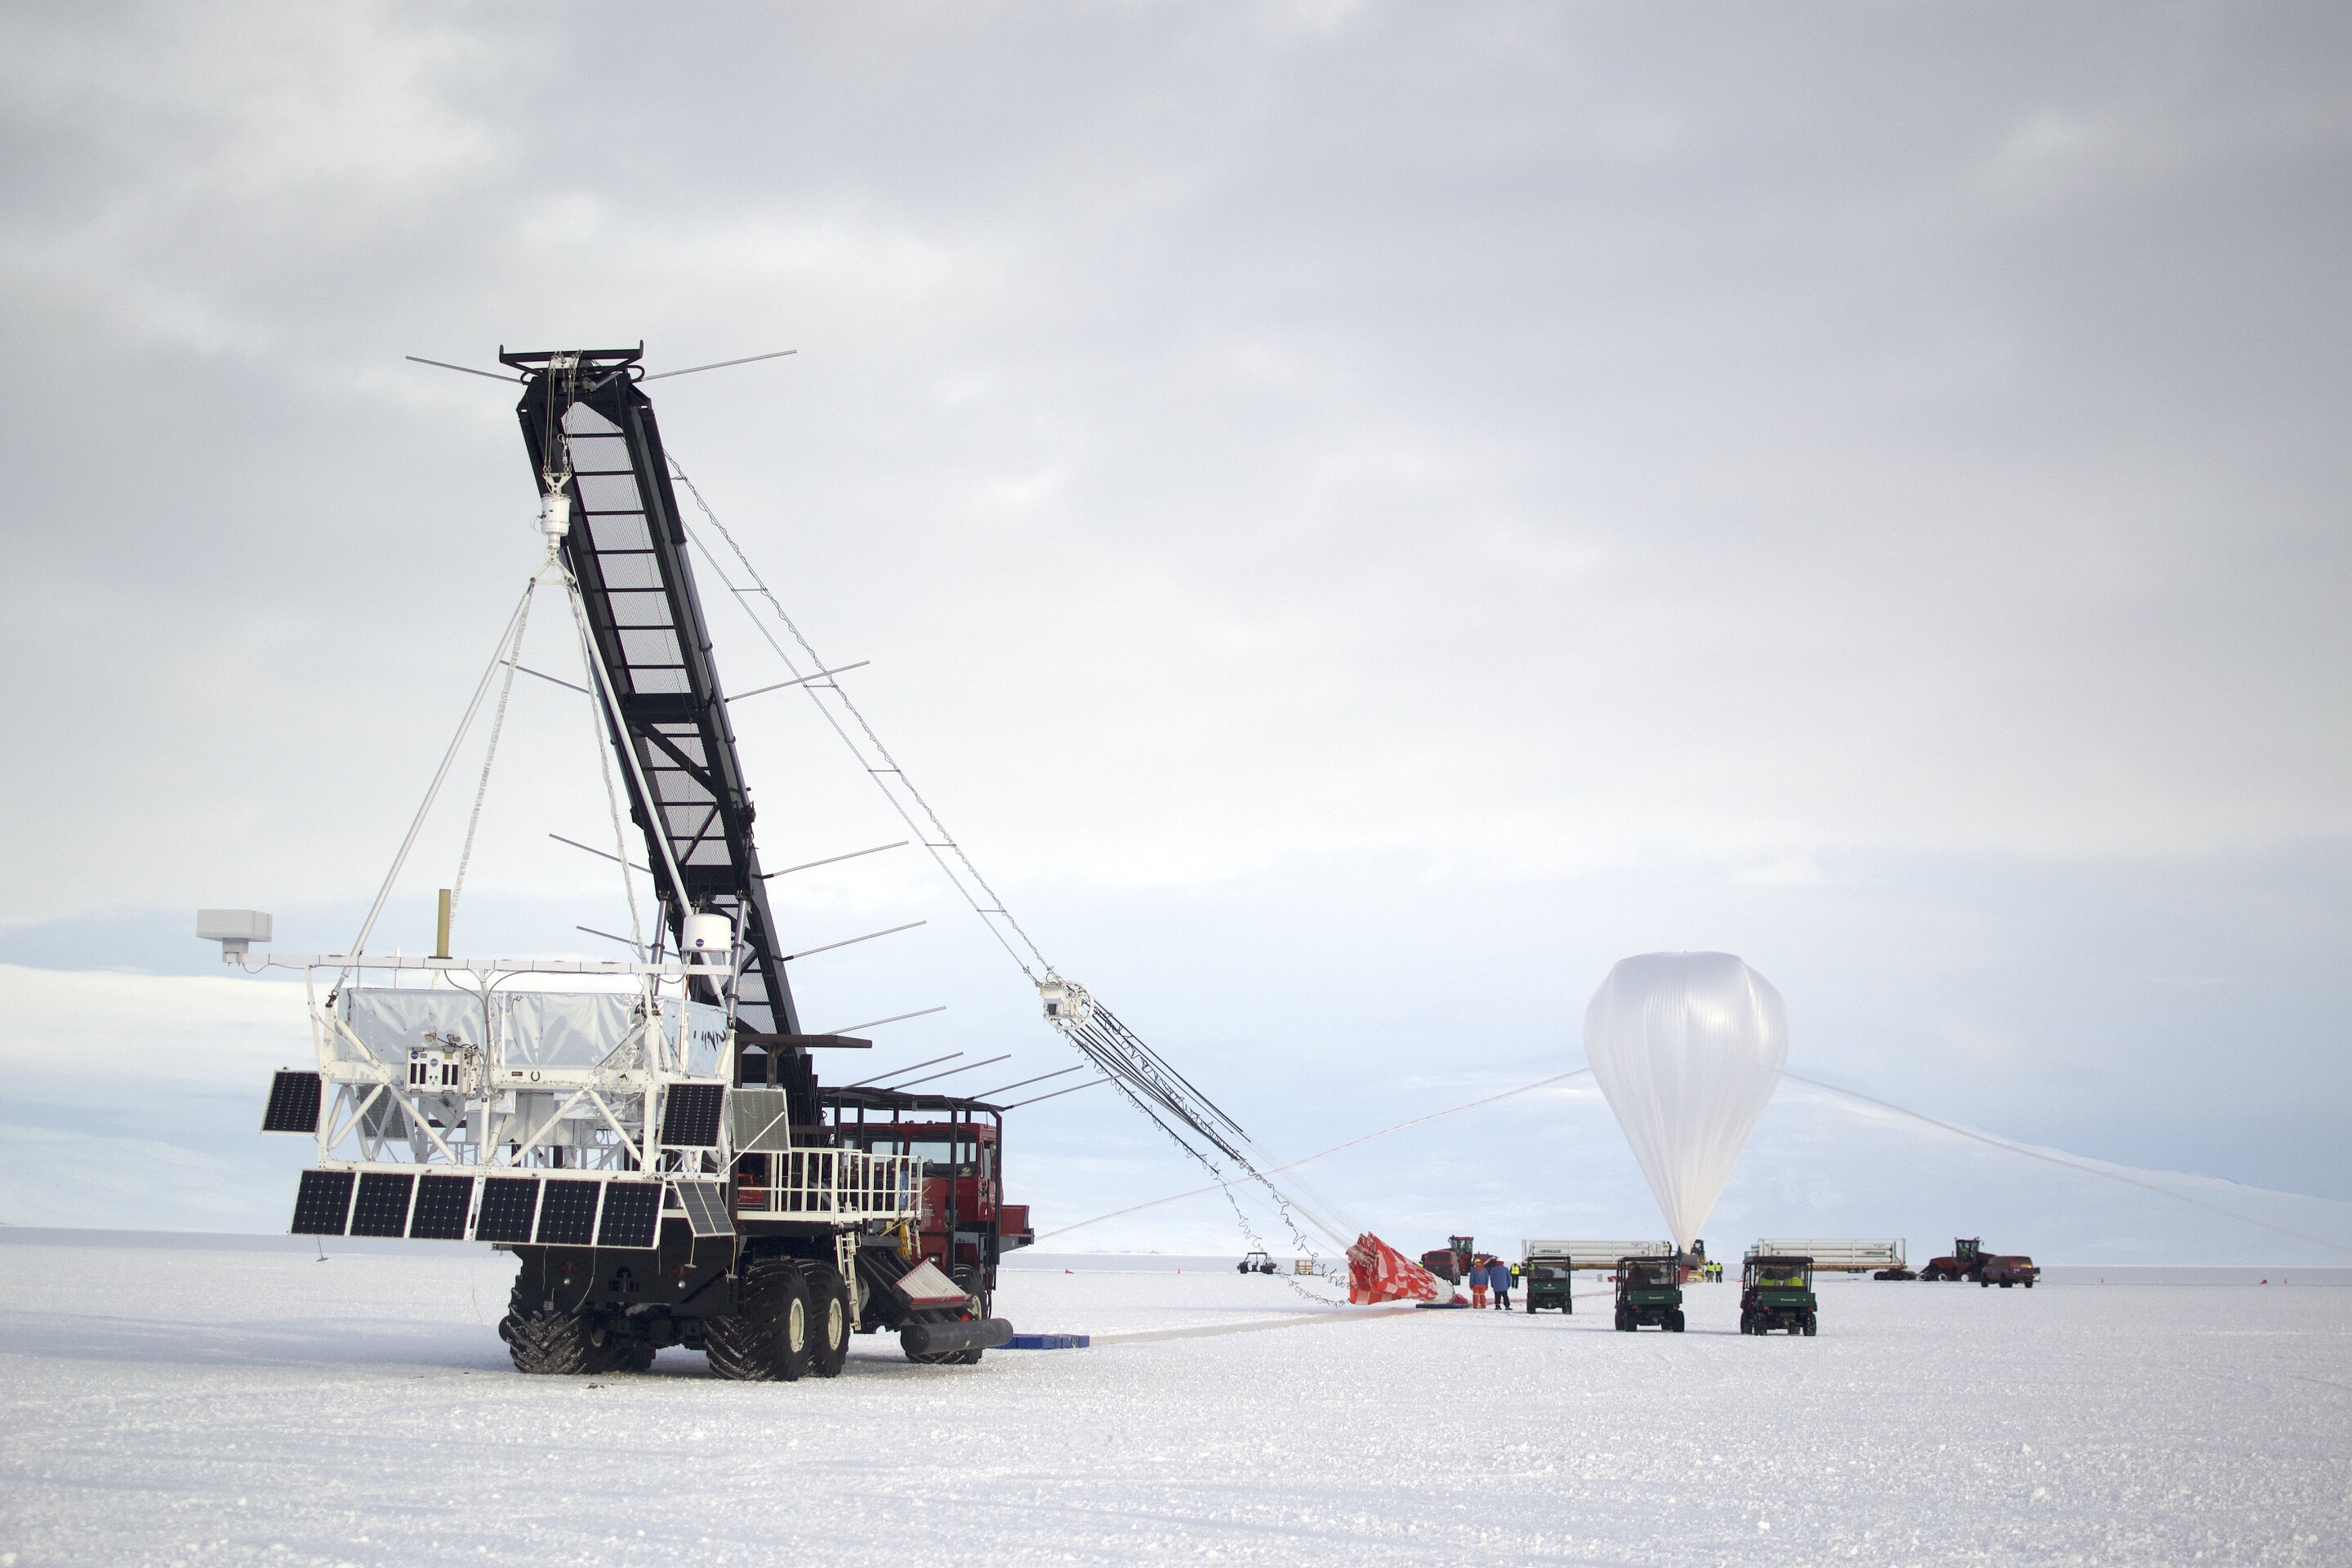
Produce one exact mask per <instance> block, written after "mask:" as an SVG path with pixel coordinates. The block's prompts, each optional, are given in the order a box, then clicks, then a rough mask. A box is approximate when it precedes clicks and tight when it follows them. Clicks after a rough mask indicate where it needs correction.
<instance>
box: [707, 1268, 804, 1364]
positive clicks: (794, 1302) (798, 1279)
mask: <svg viewBox="0 0 2352 1568" xmlns="http://www.w3.org/2000/svg"><path fill="white" fill-rule="evenodd" d="M737 1300H738V1305H737V1308H736V1311H735V1315H734V1316H733V1317H731V1318H714V1319H712V1320H711V1321H710V1323H709V1327H708V1328H707V1329H705V1330H704V1331H703V1334H704V1338H705V1340H706V1341H707V1342H708V1344H709V1356H710V1370H711V1371H713V1372H715V1373H718V1374H719V1376H721V1377H727V1378H733V1379H735V1380H737V1381H738V1382H741V1383H798V1382H799V1381H800V1380H801V1379H802V1378H803V1376H805V1375H806V1374H807V1373H808V1370H809V1361H810V1349H811V1345H810V1341H811V1339H812V1337H813V1336H812V1335H811V1334H810V1332H809V1290H808V1281H807V1280H806V1279H803V1277H802V1274H801V1271H800V1268H799V1267H798V1266H797V1265H795V1264H794V1263H793V1260H792V1259H791V1258H753V1259H752V1260H751V1261H750V1262H748V1263H746V1264H744V1265H743V1279H742V1286H741V1293H740V1296H739V1297H738V1298H737Z"/></svg>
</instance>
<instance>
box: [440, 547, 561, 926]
mask: <svg viewBox="0 0 2352 1568" xmlns="http://www.w3.org/2000/svg"><path fill="white" fill-rule="evenodd" d="M541 571H542V572H543V571H544V568H542V569H541ZM538 593H539V577H538V576H537V575H534V576H533V577H532V578H531V580H530V586H529V587H527V588H525V589H524V590H523V594H522V608H521V609H520V610H519V611H517V612H516V613H515V621H514V631H513V633H512V634H511V636H510V637H509V650H510V651H509V652H508V653H507V655H506V656H505V658H503V659H502V661H501V662H503V663H504V664H505V665H506V667H507V672H506V676H505V678H504V679H501V680H500V681H499V705H498V707H497V708H496V709H494V710H492V711H491V713H490V741H489V744H488V746H486V747H484V748H483V750H482V776H481V779H480V781H479V782H478V783H477V784H475V785H474V809H473V811H472V813H471V814H470V815H468V816H467V818H466V842H465V844H464V846H463V847H461V848H459V849H458V851H457V876H456V877H454V878H452V879H450V883H449V918H450V921H451V922H452V923H453V924H454V923H455V922H456V920H457V900H460V899H462V898H464V897H465V896H466V868H467V865H469V864H470V863H471V862H472V860H473V858H474V834H475V832H476V830H477V829H478V828H479V827H480V826H482V800H483V797H485V796H486V795H488V794H489V793H490V768H491V765H492V764H493V763H496V762H497V761H498V760H499V735H501V734H502V733H504V732H505V731H506V727H507V700H508V699H509V698H510V697H512V696H513V695H514V678H515V668H516V666H517V665H518V664H520V662H521V660H522V638H523V633H524V631H525V630H526V629H527V628H528V627H529V626H530V602H531V600H532V599H533V598H534V597H535V596H537V595H538Z"/></svg>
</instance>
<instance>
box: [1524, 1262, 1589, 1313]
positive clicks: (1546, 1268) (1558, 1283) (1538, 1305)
mask: <svg viewBox="0 0 2352 1568" xmlns="http://www.w3.org/2000/svg"><path fill="white" fill-rule="evenodd" d="M1575 1281H1576V1273H1575V1271H1574V1270H1573V1269H1571V1268H1570V1267H1569V1264H1568V1259H1567V1258H1528V1259H1527V1260H1526V1261H1525V1262H1523V1263H1521V1264H1520V1265H1519V1283H1520V1285H1521V1286H1523V1287H1525V1288H1526V1290H1527V1293H1528V1311H1530V1312H1541V1311H1545V1310H1556V1311H1561V1312H1569V1313H1573V1312H1574V1311H1575V1310H1576V1293H1575V1292H1574V1291H1573V1290H1572V1289H1570V1286H1571V1285H1573V1284H1574V1283H1575Z"/></svg>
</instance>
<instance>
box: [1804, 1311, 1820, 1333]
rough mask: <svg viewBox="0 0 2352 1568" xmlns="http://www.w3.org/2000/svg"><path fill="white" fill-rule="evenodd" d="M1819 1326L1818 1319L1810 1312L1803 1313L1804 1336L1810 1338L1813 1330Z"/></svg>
mask: <svg viewBox="0 0 2352 1568" xmlns="http://www.w3.org/2000/svg"><path fill="white" fill-rule="evenodd" d="M1820 1327H1821V1322H1820V1321H1819V1320H1818V1319H1816V1318H1815V1317H1814V1316H1813V1314H1811V1312H1807V1313H1806V1314H1805V1338H1807V1339H1811V1338H1812V1337H1813V1332H1814V1331H1815V1330H1817V1329H1818V1328H1820Z"/></svg>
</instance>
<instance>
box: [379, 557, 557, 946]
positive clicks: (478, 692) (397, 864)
mask: <svg viewBox="0 0 2352 1568" xmlns="http://www.w3.org/2000/svg"><path fill="white" fill-rule="evenodd" d="M538 586H539V580H538V577H537V575H536V574H534V575H533V576H532V579H531V582H530V585H529V586H527V587H525V588H524V589H523V593H522V602H521V603H520V604H518V605H515V611H514V614H513V616H510V617H509V618H508V621H507V627H506V630H505V631H504V632H502V633H500V634H499V652H498V653H497V655H495V656H493V657H492V658H491V659H490V663H489V668H487V669H485V670H483V671H482V679H481V681H480V682H479V683H478V685H476V686H475V688H474V700H472V701H470V702H468V703H467V704H466V716H465V717H464V718H463V719H460V720H459V721H457V733H456V734H454V735H452V736H450V737H449V749H448V750H447V751H446V752H443V753H442V755H441V765H440V767H438V768H437V769H436V770H435V771H434V773H433V782H432V783H431V784H428V785H426V786H425V799H424V800H423V801H422V802H421V803H419V805H417V807H416V816H415V819H414V820H412V821H411V822H410V823H409V825H408V836H407V837H404V838H403V839H402V840H401V841H400V849H399V852H398V853H396V854H395V855H394V856H393V858H392V869H390V870H388V871H386V872H385V873H384V874H383V886H382V887H381V888H378V889H376V893H375V902H373V904H370V905H369V906H368V912H367V919H366V920H364V921H361V922H360V934H359V935H358V936H357V937H356V938H354V939H353V940H352V957H353V958H357V957H359V956H360V955H361V954H362V953H363V952H366V951H367V940H368V938H369V937H370V936H372V935H373V934H374V931H375V922H376V921H377V919H378V918H379V917H381V916H382V915H383V906H384V901H385V900H388V899H390V898H391V897H392V889H393V884H394V883H395V882H397V881H399V880H400V870H401V868H402V867H403V866H405V865H406V864H407V863H408V852H409V851H410V850H411V849H414V848H415V847H416V835H417V834H418V833H419V832H420V831H422V830H423V828H424V826H425V815H426V814H427V813H428V812H430V811H431V810H432V809H433V802H434V799H435V798H436V796H437V795H440V793H441V784H442V782H443V781H444V780H446V778H448V776H449V764H450V763H454V762H456V761H457V748H458V747H459V746H461V745H463V744H464V743H465V740H466V732H467V731H468V730H471V729H472V728H473V727H474V715H475V714H477V713H478V712H480V711H481V708H482V699H483V698H484V697H485V696H487V695H488V693H489V689H490V681H491V679H492V678H493V677H495V676H496V675H497V674H498V672H499V659H500V658H504V657H505V656H506V647H507V644H508V643H509V642H510V641H512V640H513V638H514V629H515V627H516V626H517V625H518V624H520V621H521V620H522V617H523V615H524V613H525V612H526V611H528V610H529V609H530V596H531V594H532V592H533V591H534V590H535V589H536V588H537V587H538ZM343 973H344V974H346V975H348V974H349V973H351V971H350V970H349V969H345V970H344V971H343ZM337 984H341V980H338V981H337Z"/></svg>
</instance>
